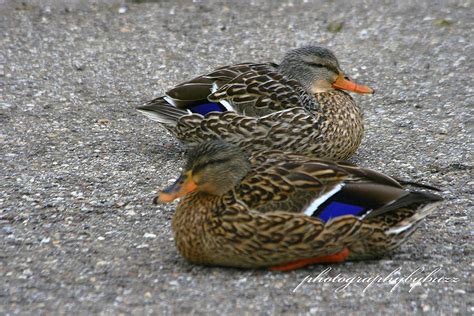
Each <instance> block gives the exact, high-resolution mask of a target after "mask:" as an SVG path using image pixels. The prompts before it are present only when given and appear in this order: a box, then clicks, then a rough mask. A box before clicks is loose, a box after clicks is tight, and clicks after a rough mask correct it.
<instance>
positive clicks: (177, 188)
mask: <svg viewBox="0 0 474 316" xmlns="http://www.w3.org/2000/svg"><path fill="white" fill-rule="evenodd" d="M196 188H197V185H196V183H195V182H194V181H193V179H192V177H191V175H190V174H185V175H181V176H180V177H179V178H178V180H176V181H175V182H174V183H173V184H172V185H170V186H169V187H167V188H166V189H164V190H162V191H161V192H160V195H159V196H157V197H156V198H155V200H154V203H155V204H157V203H158V202H161V203H170V202H173V201H174V200H176V199H177V198H180V197H182V196H185V195H186V194H188V193H189V192H192V191H194V190H195V189H196Z"/></svg>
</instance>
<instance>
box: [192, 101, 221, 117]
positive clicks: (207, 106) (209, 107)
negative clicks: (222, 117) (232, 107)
mask: <svg viewBox="0 0 474 316" xmlns="http://www.w3.org/2000/svg"><path fill="white" fill-rule="evenodd" d="M189 109H190V110H191V112H193V113H199V114H201V115H206V114H207V113H209V112H225V111H226V108H225V107H223V106H222V105H221V104H219V103H212V102H210V103H203V104H198V105H195V106H193V107H190V108H189Z"/></svg>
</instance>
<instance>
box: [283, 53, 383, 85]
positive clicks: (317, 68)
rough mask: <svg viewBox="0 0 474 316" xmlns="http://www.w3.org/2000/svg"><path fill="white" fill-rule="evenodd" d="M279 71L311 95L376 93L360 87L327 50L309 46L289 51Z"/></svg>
mask: <svg viewBox="0 0 474 316" xmlns="http://www.w3.org/2000/svg"><path fill="white" fill-rule="evenodd" d="M279 71H280V72H281V73H283V74H284V75H285V76H287V77H289V78H292V79H295V80H297V81H298V82H300V83H301V85H303V87H304V88H305V89H306V90H307V91H308V92H310V93H322V92H327V91H331V90H334V89H342V90H347V91H352V92H356V93H369V94H372V93H374V90H373V89H371V88H369V87H367V86H363V85H358V84H356V83H355V82H353V81H352V80H351V79H350V78H349V77H348V76H346V75H345V74H344V72H343V71H342V70H341V67H340V66H339V62H338V61H337V58H336V56H335V55H334V54H333V53H332V52H331V51H330V50H329V49H327V48H324V47H319V46H307V47H302V48H298V49H294V50H291V51H289V52H288V53H287V54H286V55H285V57H284V58H283V61H282V62H281V64H280V65H279Z"/></svg>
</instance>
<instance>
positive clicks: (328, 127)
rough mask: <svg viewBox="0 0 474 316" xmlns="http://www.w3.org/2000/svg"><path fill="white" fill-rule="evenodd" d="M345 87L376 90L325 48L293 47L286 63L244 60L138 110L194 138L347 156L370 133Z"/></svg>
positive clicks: (252, 148) (186, 137)
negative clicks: (352, 76)
mask: <svg viewBox="0 0 474 316" xmlns="http://www.w3.org/2000/svg"><path fill="white" fill-rule="evenodd" d="M342 90H347V91H352V92H356V93H373V92H374V91H373V90H372V89H371V88H369V87H367V86H362V85H358V84H355V83H354V82H352V81H351V80H350V79H349V78H348V77H347V76H345V75H344V72H343V71H342V70H341V67H340V66H339V63H338V61H337V59H336V57H335V56H334V54H333V53H332V52H331V51H330V50H328V49H326V48H323V47H316V46H309V47H303V48H299V49H295V50H292V51H290V52H288V53H287V54H286V56H285V57H284V59H283V61H282V63H281V64H280V65H277V64H274V63H265V64H252V63H243V64H237V65H231V66H226V67H222V68H219V69H216V70H215V71H213V72H211V73H209V74H207V75H203V76H200V77H197V78H195V79H192V80H190V81H187V82H185V83H182V84H180V85H178V86H176V87H175V88H173V89H171V90H169V91H168V92H166V94H165V95H164V96H162V97H159V98H157V99H154V100H152V101H150V102H148V103H147V104H145V105H143V106H140V107H138V108H137V109H138V110H139V111H140V112H141V113H143V114H145V115H146V116H148V117H150V118H151V119H153V120H155V121H158V122H160V123H162V124H164V126H165V127H166V128H167V129H168V130H169V131H171V132H172V133H173V134H174V135H176V136H177V137H178V139H179V140H181V141H182V142H184V143H185V144H189V145H196V144H198V143H200V142H203V141H206V140H212V139H223V140H225V141H227V142H230V143H233V144H236V145H238V146H239V147H241V148H243V149H245V150H247V151H249V152H254V151H261V150H269V149H278V150H284V151H293V152H299V153H305V154H311V155H313V156H315V157H320V158H327V159H347V158H348V157H350V156H351V155H352V154H353V153H354V152H355V151H356V149H357V148H358V147H359V145H360V142H361V140H362V136H363V133H364V125H363V120H362V113H361V110H360V109H359V107H358V106H357V105H356V103H355V102H354V99H352V97H351V96H350V95H349V94H348V93H345V92H344V91H342Z"/></svg>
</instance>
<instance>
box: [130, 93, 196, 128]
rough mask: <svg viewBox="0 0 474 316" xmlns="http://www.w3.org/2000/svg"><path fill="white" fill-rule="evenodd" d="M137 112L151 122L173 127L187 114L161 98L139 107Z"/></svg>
mask: <svg viewBox="0 0 474 316" xmlns="http://www.w3.org/2000/svg"><path fill="white" fill-rule="evenodd" d="M137 110H138V111H139V112H140V113H142V114H144V115H145V116H147V117H148V118H150V119H152V120H153V121H156V122H159V123H162V124H165V125H172V126H175V125H176V124H177V123H178V120H179V119H180V118H181V117H182V116H183V115H186V114H188V113H189V112H188V111H186V110H181V109H178V108H176V107H174V106H173V105H170V104H169V103H168V102H166V100H164V99H163V97H160V98H157V99H155V100H152V101H150V102H148V103H146V104H145V105H142V106H139V107H137Z"/></svg>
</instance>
